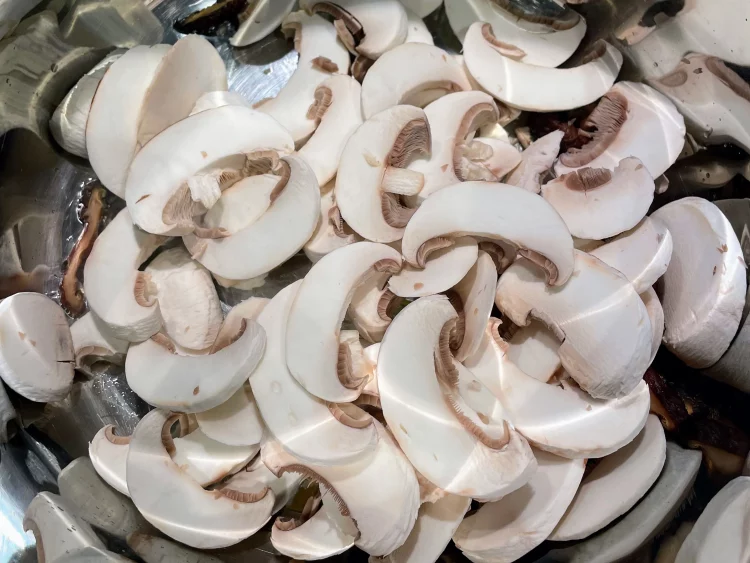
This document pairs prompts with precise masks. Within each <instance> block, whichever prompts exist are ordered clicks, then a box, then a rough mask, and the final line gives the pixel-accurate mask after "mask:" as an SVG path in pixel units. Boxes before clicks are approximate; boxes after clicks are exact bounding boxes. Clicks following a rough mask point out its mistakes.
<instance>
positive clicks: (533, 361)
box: [467, 321, 562, 383]
mask: <svg viewBox="0 0 750 563" xmlns="http://www.w3.org/2000/svg"><path fill="white" fill-rule="evenodd" d="M493 322H494V321H493ZM559 351H560V340H559V339H558V338H557V336H555V333H554V332H552V331H551V330H550V329H549V328H547V327H546V326H544V323H541V322H539V321H532V322H531V324H530V325H529V326H525V327H519V328H518V330H516V331H515V332H514V333H513V335H512V336H511V337H510V339H509V340H508V352H507V354H508V359H509V360H510V361H511V362H513V363H514V364H515V365H516V366H517V367H518V368H519V369H520V370H521V371H523V372H524V373H525V374H527V375H530V376H531V377H533V378H534V379H536V380H538V381H541V382H542V383H551V382H552V381H553V380H554V379H555V378H556V377H558V376H559V375H560V373H561V371H562V365H561V364H560V356H559V355H558V352H559ZM477 357H479V356H477ZM467 367H469V368H471V362H469V363H467Z"/></svg>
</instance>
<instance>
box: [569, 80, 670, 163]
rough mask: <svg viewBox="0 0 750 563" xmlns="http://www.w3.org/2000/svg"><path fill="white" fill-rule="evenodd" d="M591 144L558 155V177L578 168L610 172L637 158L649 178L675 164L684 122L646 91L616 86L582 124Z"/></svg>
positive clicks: (630, 84) (628, 85)
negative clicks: (631, 158)
mask: <svg viewBox="0 0 750 563" xmlns="http://www.w3.org/2000/svg"><path fill="white" fill-rule="evenodd" d="M582 128H583V130H584V131H589V132H590V135H591V140H590V141H589V142H588V143H586V144H585V145H584V146H583V147H582V148H580V149H578V148H573V149H570V150H568V152H566V153H563V154H561V155H560V160H559V161H558V163H557V164H556V165H555V172H556V173H557V174H558V175H562V174H566V173H568V172H572V171H573V170H576V169H578V168H581V167H584V166H586V167H589V168H606V169H608V170H614V169H615V168H616V167H617V166H618V164H619V163H620V161H621V160H622V159H624V158H629V157H634V158H637V159H639V160H640V161H641V162H642V163H643V165H644V166H645V167H646V169H647V170H648V171H649V173H650V174H651V176H652V177H653V178H658V177H659V176H661V175H662V174H664V172H666V171H667V169H668V168H669V167H670V166H672V164H674V162H675V161H676V160H677V157H678V156H679V155H680V153H681V152H682V147H683V146H684V144H685V120H684V119H683V118H682V116H681V115H680V113H679V112H678V111H677V108H675V107H674V104H673V103H672V102H670V101H669V99H668V98H667V97H666V96H664V95H663V94H660V93H659V92H657V91H656V90H654V89H653V88H651V87H650V86H646V85H645V84H637V83H635V82H618V83H617V84H615V85H614V86H613V87H612V89H611V90H609V92H607V93H606V94H605V95H604V97H603V98H602V100H601V101H600V102H599V105H598V106H597V107H596V109H595V110H594V111H593V112H592V113H591V115H589V117H588V118H586V119H585V120H584V122H583V124H582Z"/></svg>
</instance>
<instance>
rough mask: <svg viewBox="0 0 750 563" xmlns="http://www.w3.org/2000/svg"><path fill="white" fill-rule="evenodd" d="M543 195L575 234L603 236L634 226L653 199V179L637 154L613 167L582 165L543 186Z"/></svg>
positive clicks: (580, 235)
mask: <svg viewBox="0 0 750 563" xmlns="http://www.w3.org/2000/svg"><path fill="white" fill-rule="evenodd" d="M542 197H544V199H546V200H547V201H548V202H549V203H550V204H551V205H552V207H554V208H555V210H556V211H557V212H558V213H559V214H560V215H561V216H562V218H563V220H564V221H565V224H566V225H567V226H568V228H569V229H570V233H571V234H572V235H573V236H574V237H578V238H583V239H594V240H602V239H605V238H610V237H613V236H615V235H619V234H620V233H622V232H624V231H627V230H629V229H632V228H633V227H635V226H636V225H637V224H638V223H639V222H640V221H641V219H643V218H644V217H645V216H646V213H648V209H649V207H651V203H652V202H653V201H654V180H653V178H652V177H651V175H650V174H649V172H648V170H646V167H645V166H644V165H643V163H641V161H640V160H638V159H637V158H626V159H625V160H621V161H620V164H618V165H617V168H615V169H614V171H610V170H608V169H606V168H579V169H578V170H576V171H575V172H570V173H568V174H564V175H562V176H560V177H559V178H556V179H555V180H552V181H551V182H548V183H547V184H545V185H544V186H542Z"/></svg>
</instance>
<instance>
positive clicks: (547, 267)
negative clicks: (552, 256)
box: [518, 248, 560, 286]
mask: <svg viewBox="0 0 750 563" xmlns="http://www.w3.org/2000/svg"><path fill="white" fill-rule="evenodd" d="M518 255H519V256H523V257H524V258H526V259H527V260H529V261H531V262H533V263H534V264H536V265H537V266H539V267H540V268H542V270H544V271H545V272H546V274H547V285H550V286H552V285H555V283H557V278H558V277H559V275H560V273H559V271H558V269H557V266H555V264H554V262H552V261H551V260H548V259H547V258H546V257H545V256H542V255H541V254H539V253H538V252H534V251H533V250H529V249H527V248H519V249H518Z"/></svg>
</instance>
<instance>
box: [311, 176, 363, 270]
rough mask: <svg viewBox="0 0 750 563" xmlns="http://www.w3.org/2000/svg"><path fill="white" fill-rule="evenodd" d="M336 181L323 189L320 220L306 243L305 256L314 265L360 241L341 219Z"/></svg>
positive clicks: (321, 190)
mask: <svg viewBox="0 0 750 563" xmlns="http://www.w3.org/2000/svg"><path fill="white" fill-rule="evenodd" d="M335 185H336V181H335V180H333V181H331V182H329V183H328V184H327V185H325V186H323V187H321V189H320V192H321V195H320V218H319V219H318V226H317V227H316V228H315V232H314V233H313V236H312V237H310V240H308V241H307V243H305V246H304V248H303V250H304V251H305V256H307V257H308V258H309V259H310V262H312V263H313V264H314V263H315V262H317V261H318V260H320V259H321V258H323V256H325V255H326V254H330V253H331V252H333V251H334V250H336V249H337V248H341V247H342V246H348V245H350V244H352V243H355V242H357V241H358V240H360V238H359V236H358V235H356V234H354V233H353V232H352V231H351V229H349V226H348V225H346V223H344V220H343V219H342V218H341V212H340V211H339V208H338V206H337V205H336V190H335Z"/></svg>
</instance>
